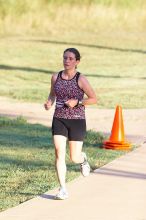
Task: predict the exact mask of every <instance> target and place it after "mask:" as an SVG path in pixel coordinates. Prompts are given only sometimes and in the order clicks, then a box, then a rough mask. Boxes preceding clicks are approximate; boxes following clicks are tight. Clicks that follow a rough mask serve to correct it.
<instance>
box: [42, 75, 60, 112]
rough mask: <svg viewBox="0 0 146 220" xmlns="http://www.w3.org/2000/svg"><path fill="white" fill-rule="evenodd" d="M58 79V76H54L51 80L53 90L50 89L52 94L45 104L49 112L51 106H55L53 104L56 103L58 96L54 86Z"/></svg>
mask: <svg viewBox="0 0 146 220" xmlns="http://www.w3.org/2000/svg"><path fill="white" fill-rule="evenodd" d="M56 79H57V74H53V75H52V78H51V89H50V93H49V96H48V100H47V101H46V102H45V104H44V107H45V109H46V110H49V109H50V108H51V106H52V105H53V103H54V102H55V98H56V96H55V92H54V84H55V82H56Z"/></svg>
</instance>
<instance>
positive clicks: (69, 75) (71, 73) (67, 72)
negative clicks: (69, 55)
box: [63, 69, 77, 79]
mask: <svg viewBox="0 0 146 220" xmlns="http://www.w3.org/2000/svg"><path fill="white" fill-rule="evenodd" d="M76 72H77V71H76V70H75V69H74V70H64V71H63V76H64V77H65V78H66V79H72V78H73V77H74V76H75V74H76Z"/></svg>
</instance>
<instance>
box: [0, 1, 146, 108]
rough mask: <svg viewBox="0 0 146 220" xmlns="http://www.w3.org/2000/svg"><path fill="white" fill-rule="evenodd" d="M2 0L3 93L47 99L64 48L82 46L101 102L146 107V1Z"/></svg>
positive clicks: (86, 70) (84, 67) (0, 74)
mask: <svg viewBox="0 0 146 220" xmlns="http://www.w3.org/2000/svg"><path fill="white" fill-rule="evenodd" d="M67 2H68V3H67ZM0 6H1V7H0V36H1V39H0V51H1V56H0V84H1V86H0V96H6V97H10V98H13V99H16V100H18V101H29V102H41V103H42V102H44V101H45V100H46V98H47V95H48V91H49V88H50V78H51V74H52V73H53V72H57V71H59V70H60V69H62V68H63V67H62V53H63V51H64V50H65V49H66V48H67V47H76V48H77V49H79V51H80V52H81V55H82V60H81V63H80V65H79V71H81V72H82V73H83V74H85V75H86V76H87V77H88V79H89V81H90V83H91V85H92V86H93V88H94V89H95V91H96V94H97V97H98V99H99V102H98V107H99V108H115V106H116V105H121V106H122V107H123V108H146V99H145V97H146V90H145V83H146V76H145V72H146V62H145V54H146V26H145V24H146V23H145V21H146V13H145V12H146V1H144V0H139V1H136V0H133V1H130V0H100V1H96V0H93V1H92V0H86V1H84V4H82V1H79V4H77V1H76V0H75V1H64V0H57V1H55V2H54V1H48V0H38V1H35V0H34V1H32V4H30V2H29V1H28V0H25V1H15V0H12V1H9V0H8V1H3V0H1V1H0ZM34 11H35V13H34ZM10 27H11V28H10Z"/></svg>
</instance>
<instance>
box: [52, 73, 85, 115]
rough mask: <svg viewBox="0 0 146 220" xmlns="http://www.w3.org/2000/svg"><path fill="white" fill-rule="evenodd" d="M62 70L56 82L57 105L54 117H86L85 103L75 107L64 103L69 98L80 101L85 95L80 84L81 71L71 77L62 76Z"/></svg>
mask: <svg viewBox="0 0 146 220" xmlns="http://www.w3.org/2000/svg"><path fill="white" fill-rule="evenodd" d="M62 72H63V71H61V72H59V73H58V76H57V79H56V82H55V84H54V91H55V95H56V106H55V112H54V117H56V118H64V119H85V107H84V106H83V105H80V106H76V107H73V108H69V107H66V106H65V105H64V103H65V102H66V101H67V100H69V99H78V100H79V101H80V100H82V99H83V97H84V91H83V90H82V89H81V88H80V87H79V85H78V79H79V76H80V73H79V72H77V73H76V75H75V76H74V77H73V78H72V79H70V80H66V79H63V78H62Z"/></svg>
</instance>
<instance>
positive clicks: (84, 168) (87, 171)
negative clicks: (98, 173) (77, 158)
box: [80, 152, 90, 177]
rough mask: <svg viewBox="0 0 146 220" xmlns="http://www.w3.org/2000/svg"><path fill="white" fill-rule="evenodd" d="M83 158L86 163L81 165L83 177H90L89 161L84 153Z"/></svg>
mask: <svg viewBox="0 0 146 220" xmlns="http://www.w3.org/2000/svg"><path fill="white" fill-rule="evenodd" d="M82 154H83V156H84V162H83V163H81V164H80V166H81V173H82V175H83V176H85V177H86V176H89V174H90V165H89V163H88V161H87V156H86V154H85V153H84V152H82Z"/></svg>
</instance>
